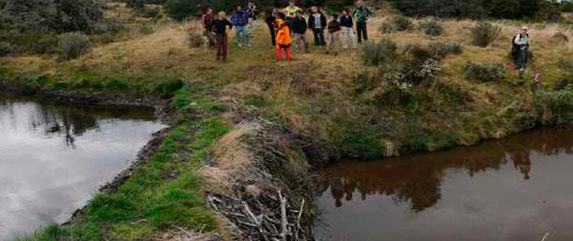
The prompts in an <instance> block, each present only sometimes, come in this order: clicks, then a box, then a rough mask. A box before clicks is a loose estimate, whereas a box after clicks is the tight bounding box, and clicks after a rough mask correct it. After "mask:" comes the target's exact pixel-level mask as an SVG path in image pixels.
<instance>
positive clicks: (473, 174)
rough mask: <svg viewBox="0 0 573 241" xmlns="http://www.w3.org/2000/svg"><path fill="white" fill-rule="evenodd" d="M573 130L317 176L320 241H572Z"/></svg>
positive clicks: (353, 164) (348, 165)
mask: <svg viewBox="0 0 573 241" xmlns="http://www.w3.org/2000/svg"><path fill="white" fill-rule="evenodd" d="M572 147H573V130H562V129H539V130H535V131H532V132H529V133H524V134H520V135H516V136H512V137H509V138H507V139H504V140H499V141H488V142H484V143H483V144H480V145H478V146H474V147H465V148H457V149H454V150H450V151H445V152H434V153H421V154H417V155H412V156H406V157H401V158H392V159H385V160H378V161H366V162H360V161H343V162H340V163H337V164H335V165H333V166H332V167H330V168H328V169H326V170H324V172H323V173H322V174H321V177H320V182H319V186H320V190H321V194H320V198H319V199H318V202H317V205H318V208H319V210H320V213H321V214H320V220H321V221H319V222H318V225H317V226H318V227H317V228H316V232H317V237H318V238H319V240H329V241H342V240H344V241H374V240H376V241H379V240H392V241H415V240H416V241H417V240H423V241H434V240H435V241H438V240H439V241H466V240H467V241H474V240H475V241H478V240H479V241H481V240H488V241H497V240H500V241H506V240H508V241H513V240H515V241H526V240H532V241H539V240H542V238H543V237H545V240H546V241H565V240H573V148H572Z"/></svg>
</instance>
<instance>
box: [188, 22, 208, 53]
mask: <svg viewBox="0 0 573 241" xmlns="http://www.w3.org/2000/svg"><path fill="white" fill-rule="evenodd" d="M187 36H188V38H189V46H191V48H198V47H201V46H203V44H204V43H205V36H204V35H203V28H202V27H201V26H200V25H198V24H194V25H191V27H190V28H189V33H188V35H187Z"/></svg>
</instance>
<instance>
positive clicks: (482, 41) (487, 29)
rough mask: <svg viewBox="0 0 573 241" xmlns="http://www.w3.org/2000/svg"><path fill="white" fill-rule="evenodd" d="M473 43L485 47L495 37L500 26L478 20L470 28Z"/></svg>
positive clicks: (499, 30)
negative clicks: (478, 21)
mask: <svg viewBox="0 0 573 241" xmlns="http://www.w3.org/2000/svg"><path fill="white" fill-rule="evenodd" d="M471 32H472V40H473V43H474V44H475V45H477V46H481V47H487V46H488V45H489V44H491V43H492V42H493V41H495V40H496V39H497V37H498V36H499V33H500V32H501V27H499V26H497V25H492V24H490V23H486V22H480V23H478V24H477V25H476V26H475V27H473V28H472V29H471Z"/></svg>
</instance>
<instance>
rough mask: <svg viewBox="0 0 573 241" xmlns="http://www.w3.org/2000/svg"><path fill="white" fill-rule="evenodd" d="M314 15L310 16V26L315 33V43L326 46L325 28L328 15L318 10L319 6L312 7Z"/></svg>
mask: <svg viewBox="0 0 573 241" xmlns="http://www.w3.org/2000/svg"><path fill="white" fill-rule="evenodd" d="M310 11H311V12H312V15H311V16H310V17H308V27H309V28H310V30H312V33H313V34H314V45H316V46H324V45H325V41H324V29H325V28H326V16H324V14H322V12H320V11H319V10H318V6H316V5H313V6H311V7H310Z"/></svg>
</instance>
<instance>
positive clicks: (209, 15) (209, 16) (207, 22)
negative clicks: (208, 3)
mask: <svg viewBox="0 0 573 241" xmlns="http://www.w3.org/2000/svg"><path fill="white" fill-rule="evenodd" d="M213 20H214V16H213V9H212V8H207V9H206V10H205V13H204V14H203V15H202V16H201V24H202V25H203V29H205V37H206V38H207V41H208V42H209V46H210V47H213V46H215V39H214V38H213V34H212V31H211V29H209V28H210V26H211V24H212V23H213Z"/></svg>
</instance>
